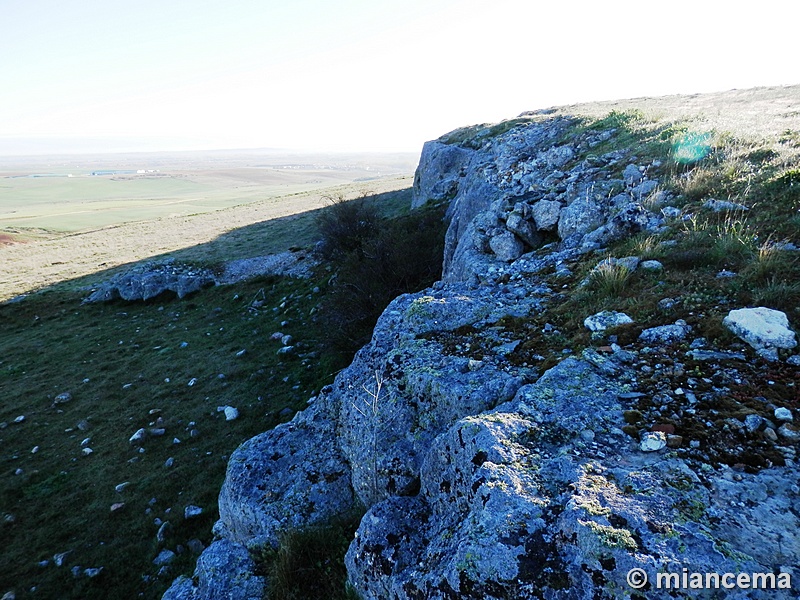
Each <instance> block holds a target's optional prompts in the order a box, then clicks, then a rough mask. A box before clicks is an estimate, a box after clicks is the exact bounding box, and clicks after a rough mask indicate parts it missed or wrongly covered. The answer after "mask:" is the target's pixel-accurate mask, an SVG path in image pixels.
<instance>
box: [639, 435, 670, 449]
mask: <svg viewBox="0 0 800 600" xmlns="http://www.w3.org/2000/svg"><path fill="white" fill-rule="evenodd" d="M666 447H667V436H666V435H664V432H663V431H648V432H647V433H645V434H643V435H642V441H641V443H640V444H639V449H640V450H641V451H642V452H658V451H659V450H663V449H664V448H666Z"/></svg>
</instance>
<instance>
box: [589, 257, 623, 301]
mask: <svg viewBox="0 0 800 600" xmlns="http://www.w3.org/2000/svg"><path fill="white" fill-rule="evenodd" d="M630 276H631V270H630V269H629V268H628V267H626V266H625V265H621V264H617V263H614V262H610V261H604V262H602V263H600V264H599V265H598V266H597V268H596V269H595V270H594V271H592V273H591V275H590V279H589V285H590V287H592V288H593V289H595V290H597V292H598V293H599V294H600V295H601V296H603V297H606V298H616V297H619V296H620V295H621V294H622V292H624V291H625V288H626V286H627V285H628V280H629V279H630Z"/></svg>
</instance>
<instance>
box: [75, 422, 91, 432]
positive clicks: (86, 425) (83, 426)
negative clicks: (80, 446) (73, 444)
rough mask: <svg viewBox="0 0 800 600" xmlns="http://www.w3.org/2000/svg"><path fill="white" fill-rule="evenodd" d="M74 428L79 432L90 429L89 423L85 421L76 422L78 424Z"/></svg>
mask: <svg viewBox="0 0 800 600" xmlns="http://www.w3.org/2000/svg"><path fill="white" fill-rule="evenodd" d="M76 427H77V428H78V429H80V430H81V431H89V427H90V425H89V421H87V420H86V419H82V420H80V421H78V424H77V426H76Z"/></svg>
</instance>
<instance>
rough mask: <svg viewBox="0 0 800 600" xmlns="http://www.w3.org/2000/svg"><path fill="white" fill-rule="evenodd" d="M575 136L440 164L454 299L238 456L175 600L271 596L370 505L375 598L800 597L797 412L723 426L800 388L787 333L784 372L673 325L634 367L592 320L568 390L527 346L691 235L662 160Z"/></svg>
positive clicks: (427, 178)
mask: <svg viewBox="0 0 800 600" xmlns="http://www.w3.org/2000/svg"><path fill="white" fill-rule="evenodd" d="M573 125H574V123H573V122H572V121H571V120H570V119H569V118H566V117H562V116H550V115H547V114H541V115H531V118H530V119H528V120H525V121H524V122H521V123H519V124H517V125H516V126H512V127H503V128H495V129H492V128H484V129H478V130H470V131H466V132H465V131H458V132H453V133H452V134H449V135H448V136H445V137H443V138H440V139H439V140H436V141H433V142H428V143H427V144H426V145H425V147H424V149H423V153H422V157H421V160H420V166H419V169H418V172H417V176H416V178H415V182H414V205H415V206H421V205H423V204H425V203H427V202H431V201H434V202H436V201H446V202H449V211H448V217H449V219H450V226H449V229H448V233H447V238H446V250H445V257H444V275H443V280H442V281H441V282H439V283H438V284H436V285H435V286H434V287H433V288H431V289H428V290H424V291H422V292H419V293H416V294H407V295H404V296H401V297H399V298H397V299H396V300H395V301H394V302H392V303H391V304H390V305H389V307H388V308H387V309H386V311H385V312H384V313H383V315H382V316H381V318H380V320H379V321H378V324H377V325H376V328H375V331H374V334H373V337H372V341H371V342H370V343H369V344H368V345H367V346H365V347H364V348H363V349H362V350H360V351H359V352H358V354H357V355H356V357H355V359H354V361H353V363H352V364H351V366H350V367H348V368H347V369H345V370H344V371H342V372H341V373H340V374H339V376H337V378H336V380H335V382H334V384H333V385H331V386H328V387H327V388H325V389H323V390H322V391H321V393H320V394H319V395H318V396H317V397H316V398H312V399H311V400H310V401H309V408H308V409H306V410H305V411H303V412H302V413H298V414H297V415H296V416H295V418H294V419H293V420H292V421H291V422H289V423H286V424H283V425H279V426H278V427H276V428H275V429H274V430H271V431H268V432H265V433H263V434H261V435H259V436H257V437H255V438H253V439H251V440H249V441H248V442H246V443H245V444H243V445H242V446H241V447H240V448H239V449H238V450H237V451H236V452H235V453H234V455H233V456H232V457H231V459H230V462H229V465H228V471H227V476H226V481H225V484H224V486H223V489H222V491H221V494H220V501H219V509H220V520H219V521H218V523H217V525H216V526H215V534H216V536H217V541H215V542H214V543H213V544H212V545H211V546H210V547H209V548H208V549H206V550H205V551H204V553H203V555H202V557H201V559H200V560H199V561H198V567H197V570H196V572H195V576H194V578H193V579H189V578H180V579H178V580H176V582H175V583H174V584H173V586H172V587H171V588H170V590H169V591H168V592H167V593H166V594H165V596H164V597H165V598H168V599H177V598H191V599H201V598H202V599H206V598H215V597H222V596H223V595H224V597H228V598H257V597H261V595H262V594H263V593H264V591H265V589H266V585H267V583H266V581H265V580H264V578H263V577H262V576H261V575H259V574H258V569H257V566H256V565H255V563H254V562H253V560H252V558H251V554H254V555H257V554H258V553H259V552H260V550H261V549H263V548H264V547H267V546H272V547H274V546H276V545H277V544H278V543H279V540H280V537H281V535H282V534H283V533H284V532H286V531H287V530H289V529H292V528H298V527H304V526H307V525H313V524H319V523H325V522H326V521H327V520H330V519H331V518H333V517H335V516H337V515H341V514H344V513H346V512H347V511H349V510H351V509H353V508H354V507H355V506H357V505H359V504H361V505H363V506H365V507H366V508H367V512H366V514H365V516H364V517H363V519H362V520H361V525H360V527H359V529H358V531H357V533H356V537H355V539H354V540H353V542H352V544H351V545H350V549H349V551H348V553H347V556H346V564H347V569H348V573H349V579H350V583H351V584H352V585H353V586H354V587H355V589H356V590H357V591H358V592H359V593H360V594H361V595H362V597H363V598H365V599H375V600H377V599H383V598H393V599H395V598H396V599H408V600H411V599H418V598H426V599H439V598H441V599H452V598H498V599H499V598H519V599H526V598H550V599H557V598H564V599H567V598H569V599H573V598H575V599H584V598H585V599H587V600H588V599H590V598H591V599H597V598H631V597H632V598H637V597H638V598H644V597H648V598H649V597H667V596H669V597H685V598H689V597H697V591H696V590H688V589H679V590H671V591H670V592H669V593H667V592H663V591H660V590H655V589H654V588H653V587H652V582H651V584H646V585H645V586H644V587H642V588H636V587H632V586H631V585H629V580H626V575H627V574H628V572H629V571H630V570H631V569H634V568H638V569H644V571H645V572H646V573H648V575H649V576H650V577H651V578H654V577H655V576H656V573H658V572H671V573H681V572H682V570H684V569H687V570H688V571H689V572H692V573H694V572H718V573H725V572H732V573H772V574H773V575H774V576H775V577H776V579H777V581H779V582H784V583H785V581H786V579H787V578H788V579H790V580H792V581H791V583H793V584H794V585H795V586H796V585H797V583H796V581H793V580H795V579H796V578H797V577H798V576H800V573H797V572H796V565H797V564H800V537H798V535H797V532H798V531H800V489H798V487H797V481H798V475H800V473H799V472H798V467H797V465H796V464H795V462H794V461H795V456H796V449H797V446H798V439H797V438H798V436H797V429H796V428H795V426H794V425H793V421H794V420H795V418H800V415H798V414H797V406H796V404H795V405H790V406H775V405H771V404H769V403H768V402H767V401H766V400H765V399H761V400H759V399H758V398H756V397H749V398H748V399H747V404H746V405H745V404H742V405H741V406H743V407H744V408H743V409H742V410H740V412H738V413H736V414H735V416H732V415H726V416H725V417H724V418H722V417H720V411H722V409H723V407H724V406H726V403H728V404H730V403H731V398H732V397H733V395H734V394H733V392H732V391H731V389H732V386H734V384H736V382H737V381H738V382H739V383H741V380H742V379H745V378H749V379H751V380H753V381H755V380H756V378H758V377H761V376H764V377H766V376H769V375H770V374H771V373H774V372H777V371H780V372H781V373H782V375H783V376H784V379H786V378H787V377H788V379H789V380H790V383H789V384H787V385H789V386H790V387H793V386H794V384H795V383H800V381H798V377H797V372H796V369H795V370H794V371H793V373H794V374H792V371H791V365H795V363H796V362H797V361H796V356H793V357H789V358H788V362H787V359H786V357H787V352H792V348H794V347H795V344H793V343H792V342H793V340H794V339H795V338H794V332H793V331H791V330H790V328H789V327H788V322H787V330H789V332H790V334H791V335H790V334H785V335H784V336H783V337H782V338H781V340H782V341H781V344H782V345H780V346H777V347H776V346H770V342H768V341H767V342H764V344H766V346H764V344H762V346H761V347H760V348H759V350H763V349H765V348H766V350H767V352H766V353H764V352H762V353H761V354H762V355H764V354H766V355H765V359H769V361H767V362H766V363H765V364H766V365H767V366H763V365H762V364H761V363H757V364H756V363H755V362H754V361H750V362H748V363H745V361H742V360H741V359H740V358H739V356H741V357H742V358H745V353H751V354H750V355H752V352H753V349H749V348H747V347H746V346H744V344H742V345H740V346H738V347H736V348H733V350H736V351H738V353H737V352H730V350H731V349H729V348H716V347H712V346H710V345H709V344H708V343H707V342H706V341H705V340H703V339H702V338H700V337H696V334H695V332H694V331H693V329H692V327H691V326H690V325H688V324H687V323H686V322H685V321H676V322H671V321H670V320H669V319H668V318H667V317H666V314H668V313H665V318H664V322H663V323H661V324H660V325H658V326H657V327H651V328H648V329H646V330H644V331H642V332H641V335H640V339H638V340H636V341H635V342H633V343H630V344H618V343H617V342H618V341H619V340H617V339H616V338H615V337H614V338H612V337H610V336H609V337H608V338H605V337H602V336H604V335H605V333H604V330H605V328H606V327H607V326H609V327H614V326H619V325H620V323H624V322H625V321H624V320H623V321H620V320H619V317H615V318H616V319H617V320H616V321H612V322H611V324H610V325H602V323H604V322H607V321H606V319H608V318H609V315H589V314H587V315H584V316H585V317H587V318H590V317H595V318H594V320H592V321H590V322H591V323H592V324H593V325H592V328H593V330H594V331H596V334H595V335H597V336H600V340H601V341H603V342H608V343H607V344H604V345H602V346H599V347H596V348H595V347H588V348H586V349H584V350H581V351H572V350H571V349H570V348H564V349H563V352H562V353H561V357H560V358H559V360H558V361H556V364H555V366H552V367H551V368H549V369H544V368H542V366H541V365H542V364H544V363H543V359H544V357H543V356H538V355H536V354H532V353H531V352H530V351H528V350H525V348H526V346H525V340H524V335H520V332H519V331H518V330H516V329H514V328H513V327H510V326H509V324H510V323H514V322H518V321H520V320H522V321H524V320H526V319H528V320H531V319H535V317H536V315H538V314H541V313H542V312H543V311H544V310H546V308H547V307H548V306H550V305H552V304H553V303H556V302H558V301H560V300H561V299H562V296H561V295H560V292H559V289H560V287H561V286H560V285H559V284H560V282H561V281H564V278H565V277H568V276H570V275H572V274H573V269H574V266H575V264H576V263H577V262H578V261H579V260H581V259H582V258H583V257H586V256H587V255H589V256H591V255H592V254H593V253H595V252H596V251H597V250H598V249H601V248H603V247H606V246H607V245H608V244H609V243H612V242H614V241H618V240H620V239H623V238H625V237H626V236H629V235H631V234H633V233H636V232H639V231H650V232H655V233H657V232H659V231H663V228H665V227H668V221H667V215H669V214H674V210H677V211H678V214H679V213H680V209H679V208H677V207H675V206H672V204H671V195H670V194H669V193H668V192H665V191H663V190H662V189H661V187H660V180H659V177H660V175H661V166H662V165H661V163H660V161H659V159H657V158H643V157H637V156H636V155H635V154H634V149H621V150H620V149H616V150H611V151H608V152H605V153H602V154H599V155H598V154H593V153H592V152H591V151H592V149H593V148H595V147H598V146H601V145H602V144H603V143H604V142H607V141H608V140H609V139H610V138H612V137H613V136H614V135H615V132H614V131H613V130H605V131H594V130H588V131H582V132H580V133H579V134H575V133H574V129H572V127H573ZM669 209H673V211H671V210H669ZM620 260H622V259H620ZM635 262H636V265H635V266H634V265H633V261H629V263H628V264H627V265H626V267H625V268H626V269H629V268H631V267H632V269H636V268H643V269H647V268H652V269H653V270H656V271H657V270H658V267H656V266H654V265H650V267H645V266H644V264H643V262H642V261H639V260H638V257H636V261H635ZM640 264H641V266H640ZM665 310H666V309H665ZM612 316H613V315H612ZM628 320H630V319H628ZM597 323H600V324H601V325H598V326H596V327H595V325H594V324H597ZM736 323H737V324H738V326H741V323H742V320H741V319H738V320H736ZM587 327H589V324H588V323H587ZM553 329H554V328H553V327H552V325H551V326H550V328H549V329H548V327H547V324H545V326H544V327H543V328H542V332H541V334H542V335H544V336H551V337H552V338H556V337H557V336H558V332H557V331H554V330H553ZM612 331H613V330H612ZM737 335H741V336H742V338H743V339H745V340H748V335H749V334H746V333H744V332H743V331H739V332H738V333H737ZM690 339H691V343H689V340H690ZM762 342H763V340H762ZM748 343H749V344H751V345H752V343H751V342H750V341H749V340H748ZM754 347H755V346H754ZM779 350H780V351H779ZM523 352H525V353H523ZM770 361H771V362H770ZM762 362H763V361H762ZM690 363H691V364H693V365H694V364H699V363H703V364H706V363H707V364H711V365H713V366H712V368H711V371H713V373H709V375H711V376H710V377H706V376H700V375H697V376H694V375H693V373H692V372H689V368H688V365H689V364H690ZM739 363H744V364H741V365H740V364H739ZM732 365H735V366H732ZM769 365H772V366H769ZM764 369H771V371H764ZM787 373H788V375H787ZM743 401H744V400H743ZM737 406H738V405H737ZM674 423H677V424H678V427H676V426H675V425H674ZM779 423H780V425H779ZM709 428H710V429H714V430H715V431H714V432H713V433H712V434H709V433H708V432H706V433H703V430H704V429H705V430H708V429H709ZM716 428H719V430H716ZM767 432H769V433H767ZM756 453H757V455H758V459H757V460H752V455H754V454H756ZM248 551H250V553H248ZM648 586H649V587H648ZM726 593H727V596H726V597H728V598H760V597H766V596H765V595H763V594H767V595H769V597H771V598H793V597H796V592H795V591H793V590H791V589H789V590H778V591H773V590H769V591H768V592H764V593H762V592H760V591H758V590H727V591H726ZM659 594H662V595H659ZM708 597H719V596H715V595H714V593H711V594H709V596H708Z"/></svg>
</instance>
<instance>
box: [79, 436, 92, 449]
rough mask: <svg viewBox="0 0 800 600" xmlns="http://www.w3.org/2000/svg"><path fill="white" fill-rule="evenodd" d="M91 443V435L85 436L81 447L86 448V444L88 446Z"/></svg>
mask: <svg viewBox="0 0 800 600" xmlns="http://www.w3.org/2000/svg"><path fill="white" fill-rule="evenodd" d="M91 443H92V438H90V437H87V438H84V439H83V440H82V441H81V448H86V446H88V445H89V444H91Z"/></svg>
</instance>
